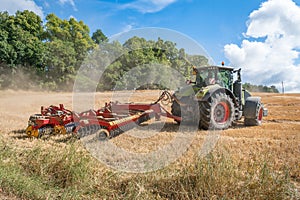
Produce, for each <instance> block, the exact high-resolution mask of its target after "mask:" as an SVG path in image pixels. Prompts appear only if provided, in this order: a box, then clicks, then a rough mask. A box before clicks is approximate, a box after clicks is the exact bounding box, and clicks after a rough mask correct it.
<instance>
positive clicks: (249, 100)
mask: <svg viewBox="0 0 300 200" xmlns="http://www.w3.org/2000/svg"><path fill="white" fill-rule="evenodd" d="M193 74H194V75H195V76H196V78H195V80H194V81H188V84H189V85H187V86H185V87H183V88H180V89H178V90H177V91H175V93H174V94H173V102H172V106H171V108H172V110H171V112H172V114H173V115H175V116H179V117H181V118H182V120H181V121H177V122H178V123H189V124H191V123H192V124H196V125H199V127H200V128H203V129H206V130H223V129H228V128H229V127H230V126H232V124H233V122H235V121H238V120H240V119H241V118H242V117H244V124H245V125H246V126H258V125H261V123H262V118H263V116H267V114H268V110H267V109H266V108H264V106H263V104H262V103H261V98H260V97H252V96H251V94H250V93H249V92H248V91H246V90H245V89H243V88H242V82H241V69H238V70H235V69H234V68H232V67H227V66H224V65H222V66H207V67H201V68H195V67H193Z"/></svg>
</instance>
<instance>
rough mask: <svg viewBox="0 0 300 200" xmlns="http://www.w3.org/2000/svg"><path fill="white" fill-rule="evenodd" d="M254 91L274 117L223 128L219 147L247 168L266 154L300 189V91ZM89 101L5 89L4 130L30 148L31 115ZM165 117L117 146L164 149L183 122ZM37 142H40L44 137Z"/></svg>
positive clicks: (126, 98) (149, 96) (0, 112)
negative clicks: (156, 131)
mask: <svg viewBox="0 0 300 200" xmlns="http://www.w3.org/2000/svg"><path fill="white" fill-rule="evenodd" d="M159 92H160V91H135V92H118V93H113V92H103V93H96V94H95V96H94V100H93V99H92V100H91V99H90V100H89V101H90V102H92V103H91V104H90V105H87V106H93V107H89V108H94V109H97V108H100V107H102V106H103V105H104V103H105V102H109V101H111V100H113V101H116V100H118V101H120V102H144V103H151V102H154V101H155V100H156V99H157V98H158V96H159ZM82 95H84V94H82ZM253 95H254V96H261V97H262V102H263V103H264V105H265V107H266V108H268V111H269V114H268V116H267V117H264V119H263V123H262V125H261V126H254V127H245V126H244V125H243V122H242V121H240V122H238V123H236V124H235V126H233V127H232V128H230V129H228V130H224V131H220V132H218V134H219V137H218V141H217V148H222V149H226V152H228V153H229V154H230V155H231V156H232V157H234V158H235V159H236V160H238V164H239V165H240V166H241V167H247V165H249V163H250V164H251V162H252V161H253V160H255V159H258V158H259V157H264V158H265V159H266V161H267V162H268V163H270V164H271V165H272V166H274V167H275V169H278V170H282V169H283V168H284V167H285V166H287V167H288V168H289V171H290V176H291V179H292V181H293V182H294V183H295V185H296V187H297V188H298V191H300V94H270V93H257V94H253ZM76 98H77V97H76ZM84 101H85V100H83V102H82V103H79V104H77V105H75V104H74V100H73V94H72V93H63V92H58V93H55V92H28V91H11V90H6V91H0V105H1V106H0V119H1V121H0V133H1V134H3V136H4V137H5V138H6V139H8V140H14V142H15V143H16V146H18V147H22V146H24V148H25V147H27V148H28V147H30V146H31V145H34V143H32V139H29V138H27V136H26V135H25V132H24V130H25V128H26V126H27V121H28V118H29V116H30V115H31V114H35V113H39V112H40V106H42V105H43V106H49V105H58V104H60V103H62V104H64V105H65V107H66V108H68V109H70V110H73V109H78V110H76V111H80V109H84V108H86V107H87V106H85V104H84ZM78 105H80V106H81V107H80V106H78ZM167 107H168V106H167ZM168 109H169V108H168ZM162 120H163V121H162V122H155V121H150V122H149V123H148V125H149V124H151V125H149V126H147V127H148V129H147V130H148V132H149V130H151V129H153V130H154V129H155V128H157V127H158V128H160V129H161V131H160V133H159V134H157V135H155V136H152V135H151V136H149V137H133V135H132V134H133V133H134V131H133V132H132V131H129V132H128V133H127V134H122V135H120V136H118V137H116V138H113V139H112V141H113V142H114V143H115V144H116V145H119V146H121V147H123V148H125V149H128V150H131V151H135V152H143V153H144V152H149V151H153V150H154V149H156V148H158V146H159V145H157V142H158V141H159V142H160V144H165V143H168V141H170V140H171V139H172V138H173V137H174V134H175V132H176V131H177V130H178V125H176V123H175V122H173V120H171V119H162ZM162 123H163V124H162ZM146 124H147V123H146ZM208 134H209V133H208V131H204V130H197V131H196V135H195V137H194V139H193V141H192V143H191V146H190V147H189V151H188V152H187V156H185V157H183V158H180V162H185V161H186V160H188V159H189V158H190V157H191V156H192V155H193V154H195V153H196V152H198V151H199V149H200V148H201V145H202V144H203V141H204V139H205V136H207V135H208ZM144 136H145V135H144ZM35 140H37V141H38V139H35ZM1 195H4V194H3V191H2V190H1V188H0V199H9V197H7V196H5V195H4V196H1ZM12 198H13V197H12Z"/></svg>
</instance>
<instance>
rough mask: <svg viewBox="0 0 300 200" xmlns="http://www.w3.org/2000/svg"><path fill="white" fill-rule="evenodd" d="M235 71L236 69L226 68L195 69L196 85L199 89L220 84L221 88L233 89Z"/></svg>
mask: <svg viewBox="0 0 300 200" xmlns="http://www.w3.org/2000/svg"><path fill="white" fill-rule="evenodd" d="M233 71H234V68H232V67H225V66H222V67H221V66H208V67H200V68H194V69H193V74H194V75H195V76H196V80H195V82H194V83H195V85H196V86H198V87H206V86H209V85H215V84H218V85H220V86H221V87H225V88H227V89H231V88H232V83H233Z"/></svg>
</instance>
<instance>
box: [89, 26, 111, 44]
mask: <svg viewBox="0 0 300 200" xmlns="http://www.w3.org/2000/svg"><path fill="white" fill-rule="evenodd" d="M92 40H93V41H94V42H95V43H96V44H101V43H102V42H105V41H107V40H108V39H107V37H106V36H105V35H104V34H103V32H102V30H101V29H97V30H96V31H95V32H94V33H93V35H92Z"/></svg>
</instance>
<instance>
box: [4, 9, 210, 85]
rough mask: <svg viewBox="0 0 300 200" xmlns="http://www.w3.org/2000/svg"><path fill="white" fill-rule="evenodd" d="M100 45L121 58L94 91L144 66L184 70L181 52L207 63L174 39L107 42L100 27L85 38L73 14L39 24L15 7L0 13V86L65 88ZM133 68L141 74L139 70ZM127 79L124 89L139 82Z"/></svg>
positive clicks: (35, 17)
mask: <svg viewBox="0 0 300 200" xmlns="http://www.w3.org/2000/svg"><path fill="white" fill-rule="evenodd" d="M99 45H100V46H99ZM101 45H102V47H103V46H105V48H106V49H105V50H107V49H109V51H110V53H111V54H116V53H118V54H119V55H121V56H120V57H119V58H116V60H114V61H113V63H111V64H110V65H109V67H107V69H106V70H105V72H104V73H103V76H102V77H101V80H100V82H99V83H98V84H97V89H98V90H111V89H113V88H114V87H115V86H116V85H119V86H120V87H121V85H122V81H120V77H122V76H123V75H124V74H125V73H126V72H128V71H129V70H131V69H134V68H136V67H139V66H142V65H145V64H149V63H161V64H165V65H168V66H170V67H171V68H174V69H178V70H179V71H180V72H182V73H183V74H184V73H186V66H187V65H188V63H187V59H186V57H187V56H189V60H193V61H195V62H196V63H195V64H197V65H198V64H201V65H203V64H206V63H207V62H208V60H207V59H206V58H205V57H204V56H197V55H195V56H191V55H187V54H186V53H185V50H184V49H177V48H176V44H175V43H173V42H171V41H164V40H162V39H160V38H158V39H157V41H153V40H146V39H144V38H139V37H133V38H130V39H128V40H127V41H125V42H124V44H120V43H119V42H112V43H108V39H107V37H106V36H105V35H104V34H103V32H102V31H101V30H100V29H98V30H96V31H95V32H94V33H93V34H92V36H90V30H89V27H88V26H87V25H86V24H85V23H84V22H83V21H77V20H76V19H74V18H70V19H69V20H66V19H60V18H59V17H57V16H56V15H55V14H49V15H47V16H46V20H45V22H44V23H43V21H42V20H41V18H40V17H39V16H38V15H36V14H35V13H33V12H31V11H27V10H25V11H22V12H21V11H17V12H16V13H15V15H9V14H8V13H7V12H0V51H1V52H0V88H1V89H4V88H14V89H29V88H30V89H32V88H37V89H47V90H48V89H49V90H71V89H72V86H73V83H74V80H75V77H76V75H77V71H78V69H79V68H80V66H81V65H82V64H83V63H84V60H85V59H86V58H87V57H88V56H91V55H93V54H95V52H97V51H99V49H100V50H103V49H102V47H101ZM106 53H107V52H106ZM104 54H105V52H104ZM104 54H103V51H102V55H98V56H103V57H105V56H106V55H104ZM93 56H94V57H95V55H93ZM103 57H98V58H97V59H100V60H103V59H104V58H103ZM148 67H149V66H148ZM137 70H138V68H137ZM138 71H139V72H137V73H140V74H141V75H145V74H143V69H139V70H138ZM157 73H159V72H157ZM82 78H83V79H88V77H85V78H84V77H82ZM128 78H132V77H128ZM123 81H124V80H123ZM128 81H129V82H130V81H131V82H132V86H130V87H135V86H139V85H141V84H142V83H139V82H138V80H127V82H128ZM87 82H88V80H87ZM126 88H127V86H126Z"/></svg>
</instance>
